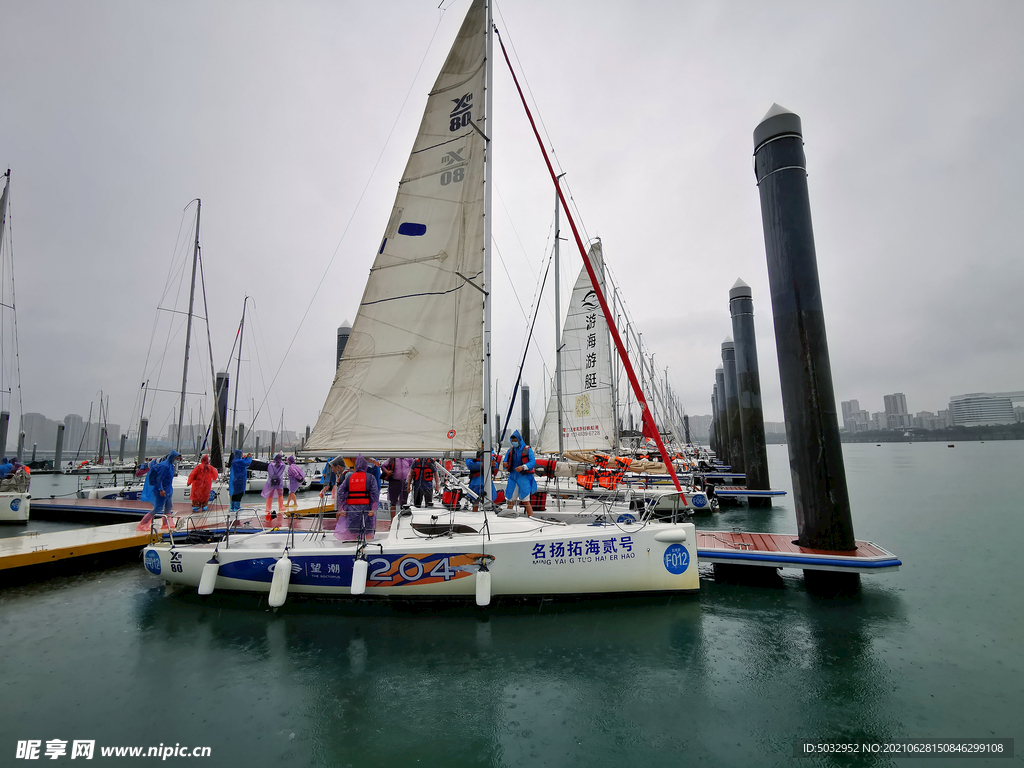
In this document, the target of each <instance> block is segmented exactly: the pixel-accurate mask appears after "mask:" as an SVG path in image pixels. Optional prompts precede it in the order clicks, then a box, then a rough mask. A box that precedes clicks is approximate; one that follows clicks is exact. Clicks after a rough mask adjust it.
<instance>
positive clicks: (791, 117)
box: [754, 104, 804, 152]
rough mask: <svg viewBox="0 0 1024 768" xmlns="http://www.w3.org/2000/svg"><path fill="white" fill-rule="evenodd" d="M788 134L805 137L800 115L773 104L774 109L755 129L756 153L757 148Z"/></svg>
mask: <svg viewBox="0 0 1024 768" xmlns="http://www.w3.org/2000/svg"><path fill="white" fill-rule="evenodd" d="M786 133H796V134H799V135H801V136H803V135H804V131H803V127H802V125H801V123H800V115H797V114H795V113H793V112H790V111H789V110H788V109H786V108H785V107H780V106H779V105H778V104H772V108H771V109H769V110H768V112H767V113H766V114H765V116H764V117H762V118H761V122H760V123H758V124H757V127H756V128H755V129H754V151H755V152H756V151H757V148H758V147H760V146H761V145H762V144H764V143H765V142H766V141H768V139H771V138H774V137H775V136H781V135H783V134H786Z"/></svg>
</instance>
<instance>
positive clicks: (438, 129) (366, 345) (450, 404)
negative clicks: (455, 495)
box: [305, 0, 486, 455]
mask: <svg viewBox="0 0 1024 768" xmlns="http://www.w3.org/2000/svg"><path fill="white" fill-rule="evenodd" d="M485 46H486V9H485V8H484V3H483V0H475V1H474V3H473V5H472V7H471V8H470V10H469V12H468V14H467V15H466V19H465V21H464V22H463V24H462V28H461V30H460V31H459V35H458V37H457V38H456V40H455V44H454V45H453V46H452V49H451V52H450V53H449V54H448V59H447V61H446V62H445V64H444V67H443V68H442V70H441V74H440V75H439V76H438V78H437V81H436V82H435V83H434V87H433V89H432V90H431V93H430V96H429V99H428V101H427V107H426V110H425V112H424V114H423V121H422V123H421V124H420V130H419V133H418V134H417V136H416V141H415V143H414V144H413V150H412V154H411V156H410V157H409V163H408V165H407V166H406V168H405V173H404V174H403V176H402V181H401V183H400V184H399V188H398V196H397V198H396V199H395V206H394V209H393V210H392V213H391V219H390V221H389V222H388V226H387V229H386V230H385V232H384V238H383V240H382V242H381V244H380V249H379V250H378V253H377V257H376V259H375V260H374V263H373V267H372V269H371V270H370V277H369V280H368V281H367V283H366V290H365V291H364V293H363V298H362V301H361V302H360V305H359V311H358V313H357V314H356V319H355V322H354V323H353V324H352V334H351V336H350V337H349V340H348V345H347V346H346V347H345V352H344V355H343V356H342V360H341V363H340V364H339V366H338V371H337V374H336V375H335V378H334V384H333V385H332V387H331V391H330V393H329V394H328V396H327V402H326V403H325V404H324V407H323V410H322V411H321V413H320V418H319V419H318V420H317V423H316V427H315V428H314V429H313V432H312V433H311V434H310V436H309V440H308V442H307V444H306V447H305V452H320V453H346V454H352V453H356V452H362V453H367V454H372V455H402V454H405V455H408V454H415V453H436V452H439V451H452V450H472V451H475V450H477V448H479V446H480V435H481V432H482V429H483V408H482V404H481V397H482V391H483V299H484V297H483V293H482V290H481V278H482V275H483V270H484V150H485V143H486V142H485V139H484V136H483V132H482V127H483V126H484V84H485V75H486V71H485V69H486V68H485V63H486V61H485V58H486V57H485Z"/></svg>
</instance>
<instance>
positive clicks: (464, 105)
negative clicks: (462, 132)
mask: <svg viewBox="0 0 1024 768" xmlns="http://www.w3.org/2000/svg"><path fill="white" fill-rule="evenodd" d="M452 102H454V104H455V109H453V110H452V112H451V115H449V118H450V123H449V124H448V130H449V131H457V130H459V129H460V128H465V127H466V126H467V125H469V124H470V123H471V122H472V121H473V112H472V105H473V94H472V93H466V94H463V95H462V96H460V97H459V98H457V99H452Z"/></svg>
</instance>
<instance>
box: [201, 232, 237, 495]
mask: <svg viewBox="0 0 1024 768" xmlns="http://www.w3.org/2000/svg"><path fill="white" fill-rule="evenodd" d="M199 282H200V284H201V285H202V287H203V314H204V315H205V316H206V317H204V318H203V320H204V321H205V322H206V346H207V348H208V349H209V351H210V376H211V378H212V379H213V413H214V416H213V425H212V426H213V428H214V429H215V430H216V429H219V430H220V446H219V447H220V452H221V455H220V456H218V457H217V461H216V463H215V464H214V467H215V468H217V469H218V470H220V471H223V469H224V455H223V454H224V447H225V442H226V440H225V437H226V436H225V434H224V425H223V424H222V423H221V418H220V393H219V392H218V391H217V366H216V365H214V362H213V340H212V339H211V337H210V320H209V317H210V306H209V304H207V302H206V270H204V269H203V254H202V251H200V252H199ZM228 360H231V358H230V357H228ZM225 399H227V398H225ZM211 439H212V438H211ZM203 447H204V448H205V447H206V444H205V439H204V441H203ZM210 449H211V451H212V450H213V445H212V444H211V446H210ZM210 458H211V460H212V458H213V457H210ZM204 506H205V505H204Z"/></svg>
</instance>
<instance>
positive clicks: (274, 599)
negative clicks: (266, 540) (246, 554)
mask: <svg viewBox="0 0 1024 768" xmlns="http://www.w3.org/2000/svg"><path fill="white" fill-rule="evenodd" d="M291 580H292V561H291V559H290V558H289V557H288V555H282V556H281V559H280V560H278V561H277V564H276V565H275V566H274V578H273V580H272V581H271V582H270V598H269V599H268V600H267V602H268V603H269V604H270V607H271V608H280V607H281V606H282V605H284V601H285V600H287V599H288V583H289V582H290V581H291Z"/></svg>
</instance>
